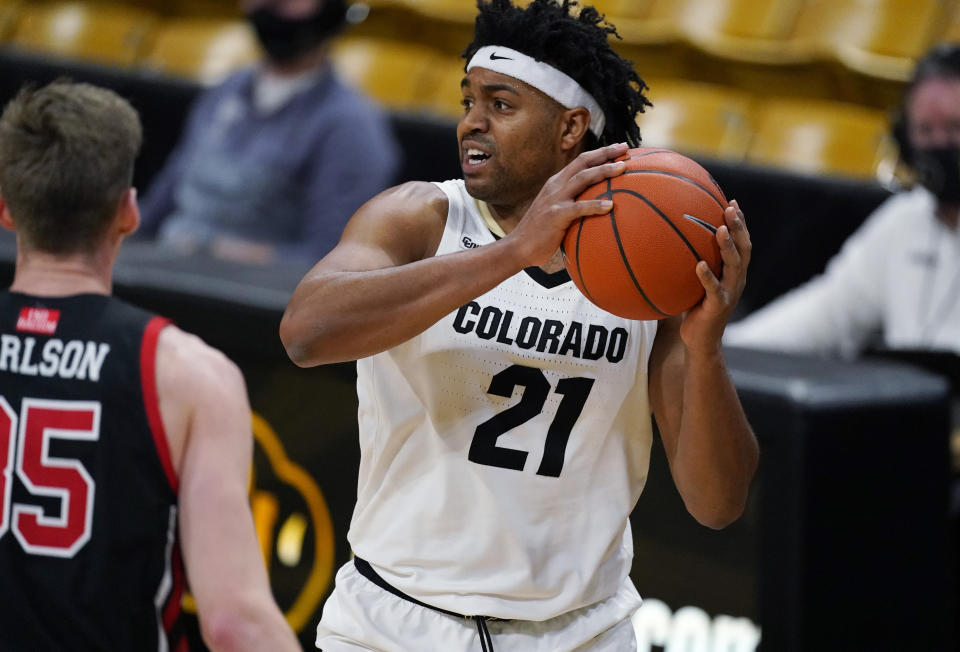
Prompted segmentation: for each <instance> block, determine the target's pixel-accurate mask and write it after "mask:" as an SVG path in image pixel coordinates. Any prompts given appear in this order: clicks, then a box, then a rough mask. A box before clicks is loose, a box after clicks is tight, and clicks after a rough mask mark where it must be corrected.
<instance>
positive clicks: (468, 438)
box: [349, 180, 656, 620]
mask: <svg viewBox="0 0 960 652" xmlns="http://www.w3.org/2000/svg"><path fill="white" fill-rule="evenodd" d="M437 185H438V186H439V187H440V188H441V189H442V190H443V191H444V193H446V195H447V197H448V199H449V204H450V207H449V211H448V213H447V221H446V226H445V229H444V233H443V238H442V240H441V243H440V246H439V249H438V250H437V255H445V254H453V253H456V252H458V251H463V250H464V249H469V248H474V247H479V246H484V245H485V244H488V243H491V242H493V241H494V236H493V235H492V234H491V232H490V230H489V229H488V227H487V226H486V225H485V223H484V221H483V218H482V216H481V214H480V212H479V210H478V207H477V205H476V203H475V201H474V200H473V199H472V198H471V197H470V196H469V195H468V194H467V192H466V189H465V188H464V184H463V182H462V181H459V180H457V181H447V182H444V183H442V184H437ZM535 271H536V272H540V271H541V270H539V269H537V270H535ZM534 276H538V278H534ZM568 279H569V277H567V276H566V273H565V272H560V273H559V274H553V275H546V274H542V273H541V274H540V275H537V274H536V273H533V274H531V270H528V271H524V272H521V273H519V274H517V275H515V276H513V277H511V278H509V279H507V280H506V281H504V282H503V283H501V284H500V285H498V286H497V287H496V288H494V289H493V290H491V291H489V292H487V293H486V294H484V295H482V296H480V297H478V298H476V299H475V300H473V301H470V302H469V303H467V304H466V305H464V306H462V307H461V308H460V309H458V310H455V311H453V312H452V313H450V314H449V315H447V316H446V317H444V318H443V319H441V320H440V321H438V322H437V323H436V324H434V325H433V326H431V327H430V328H428V329H427V330H426V331H424V332H423V333H421V334H420V335H418V336H416V337H414V338H412V339H411V340H409V341H407V342H405V343H403V344H401V345H399V346H397V347H395V348H393V349H390V350H388V351H385V352H383V353H380V354H377V355H374V356H371V357H368V358H365V359H362V360H360V361H358V363H357V372H358V378H357V392H358V395H359V405H360V407H359V426H360V450H361V461H360V476H359V482H358V491H357V505H356V508H355V511H354V514H353V520H352V523H351V527H350V532H349V540H350V544H351V545H352V547H353V550H354V552H355V554H356V555H357V556H358V557H361V558H363V559H365V560H367V561H368V562H370V564H371V565H372V566H373V567H374V569H376V571H377V572H378V573H379V574H380V575H381V576H382V577H383V578H384V579H385V580H386V581H387V582H389V583H390V584H392V585H393V586H395V587H396V588H398V589H400V590H401V591H403V592H405V593H407V594H408V595H410V596H412V597H415V598H417V599H418V600H421V601H423V602H425V603H427V604H430V605H433V606H436V607H440V608H442V609H447V610H450V611H454V612H456V613H461V614H465V615H485V616H492V617H498V618H512V619H522V620H546V619H548V618H551V617H554V616H556V615H558V614H561V613H565V612H568V611H571V610H573V609H577V608H579V607H583V606H586V605H589V604H593V603H595V602H597V601H600V600H603V599H605V598H607V597H609V596H611V595H613V594H614V593H616V592H617V591H618V590H619V589H620V587H621V585H622V583H623V581H624V579H625V578H626V577H627V575H628V574H629V571H630V566H631V560H632V557H633V542H632V536H631V532H630V525H629V520H628V516H629V514H630V512H631V511H632V509H633V507H634V505H635V503H636V501H637V499H638V498H639V496H640V492H641V491H642V489H643V485H644V482H645V481H646V476H647V468H648V463H649V455H650V443H651V437H652V429H651V421H650V407H649V403H648V398H647V363H648V359H649V355H650V348H651V346H652V345H653V338H654V335H655V333H656V322H641V321H631V320H627V319H623V318H620V317H616V316H614V315H611V314H609V313H607V312H604V311H602V310H600V309H599V308H597V307H595V306H594V305H593V304H591V303H590V302H589V301H588V300H587V299H586V298H585V297H584V296H583V295H582V294H581V293H580V292H579V290H577V288H576V286H575V285H574V284H573V283H572V282H571V281H569V280H568Z"/></svg>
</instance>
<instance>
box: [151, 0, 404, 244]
mask: <svg viewBox="0 0 960 652" xmlns="http://www.w3.org/2000/svg"><path fill="white" fill-rule="evenodd" d="M240 7H241V9H242V10H243V11H244V12H245V14H246V16H247V17H248V19H249V20H250V22H251V23H252V25H253V27H254V29H255V31H256V33H257V35H258V37H259V39H260V41H261V44H262V45H263V49H264V51H265V53H266V57H265V60H264V61H263V62H262V63H261V64H259V65H257V66H254V67H252V68H248V69H245V70H242V71H239V72H237V73H235V74H234V75H232V76H230V77H229V78H228V79H227V80H226V81H224V82H223V83H222V84H220V85H219V86H216V87H214V88H212V89H210V90H208V91H206V92H205V93H204V94H203V95H201V96H200V97H199V99H198V100H197V102H196V104H195V106H194V107H193V108H192V110H191V113H190V116H189V118H188V120H187V124H186V126H185V130H184V134H183V136H182V138H181V140H180V142H179V143H178V145H177V147H176V148H175V150H174V151H173V152H172V154H171V155H170V158H169V159H168V161H167V163H166V164H165V166H164V168H163V169H162V170H161V171H160V172H159V173H158V174H157V176H156V178H155V179H154V180H153V181H152V183H151V185H150V187H149V192H148V193H147V194H146V196H145V197H144V199H143V201H142V202H141V211H142V215H143V229H144V232H146V233H148V234H155V235H156V237H157V239H158V240H160V241H162V242H166V243H169V244H173V245H176V246H179V247H180V248H182V249H184V250H185V251H198V250H203V251H205V252H209V253H211V254H212V255H214V256H217V257H220V258H229V259H234V260H241V261H245V262H254V263H270V262H271V261H273V260H290V259H299V260H303V261H305V262H306V261H309V262H313V261H315V260H317V259H318V258H320V257H322V256H323V255H324V254H326V253H327V252H328V251H329V250H330V249H332V248H333V246H334V245H335V244H336V243H337V241H338V240H339V238H340V232H341V231H342V230H343V227H344V225H345V224H346V222H347V219H348V218H349V217H350V216H351V215H352V214H353V212H354V211H355V210H356V209H357V208H359V207H360V205H361V204H363V202H365V201H366V200H367V199H369V198H370V197H372V196H373V195H375V194H376V193H378V192H379V191H380V190H382V189H384V188H385V187H387V186H388V185H389V184H390V183H391V182H393V181H394V178H395V175H396V172H397V168H398V162H399V148H398V147H397V145H396V143H395V142H394V140H393V134H392V132H391V130H390V125H389V123H388V121H387V120H386V118H385V116H384V115H383V114H382V113H381V112H380V110H379V109H377V108H376V107H375V106H374V105H373V104H372V103H371V102H370V101H369V100H368V99H367V98H365V97H363V96H361V95H360V94H359V93H357V92H356V91H354V90H352V89H350V88H349V87H347V86H346V85H344V84H343V83H342V82H341V81H340V80H339V79H338V78H337V76H336V74H335V73H334V71H333V69H332V66H331V65H330V62H329V58H328V52H329V40H330V38H331V37H332V36H333V35H334V34H336V33H337V31H338V30H339V29H340V27H341V25H342V24H343V22H344V16H345V13H346V3H345V1H344V0H241V3H240Z"/></svg>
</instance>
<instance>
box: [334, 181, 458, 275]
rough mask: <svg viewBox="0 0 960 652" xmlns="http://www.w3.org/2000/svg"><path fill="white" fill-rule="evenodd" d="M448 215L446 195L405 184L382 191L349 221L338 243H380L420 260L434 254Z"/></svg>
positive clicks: (420, 184) (429, 185)
mask: <svg viewBox="0 0 960 652" xmlns="http://www.w3.org/2000/svg"><path fill="white" fill-rule="evenodd" d="M447 211H448V200H447V195H446V194H445V193H444V192H443V191H442V190H441V189H440V188H438V187H437V186H436V185H434V184H432V183H427V182H423V181H408V182H406V183H402V184H400V185H398V186H394V187H392V188H388V189H387V190H384V191H383V192H381V193H380V194H378V195H377V196H375V197H374V198H373V199H371V200H370V201H368V202H367V203H366V204H364V205H363V206H362V207H361V208H360V210H358V211H357V212H356V214H355V215H354V216H353V218H351V220H350V222H349V223H348V224H347V228H346V230H345V231H344V235H343V238H342V240H341V243H351V242H361V243H371V242H374V243H379V244H380V245H382V246H384V247H386V248H388V249H390V250H396V251H398V252H402V253H400V255H399V258H398V259H400V260H403V261H407V262H409V261H413V260H419V259H422V258H424V257H426V256H427V255H429V253H432V252H433V251H435V250H436V246H437V245H438V244H439V242H440V237H441V236H442V234H443V229H444V225H445V224H446V219H447Z"/></svg>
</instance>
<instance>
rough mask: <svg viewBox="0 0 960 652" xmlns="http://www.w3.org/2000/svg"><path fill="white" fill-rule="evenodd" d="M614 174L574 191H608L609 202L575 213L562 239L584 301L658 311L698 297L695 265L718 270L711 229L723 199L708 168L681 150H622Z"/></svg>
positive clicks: (632, 311) (633, 315) (657, 314)
mask: <svg viewBox="0 0 960 652" xmlns="http://www.w3.org/2000/svg"><path fill="white" fill-rule="evenodd" d="M618 160H626V161H627V169H626V171H625V172H624V173H623V174H622V175H620V176H619V177H615V178H613V179H607V180H605V181H602V182H600V183H598V184H596V185H594V186H591V187H590V188H588V189H587V190H586V191H584V192H583V194H581V195H580V197H578V199H597V198H601V199H612V200H613V210H612V211H610V213H608V214H606V215H593V216H589V217H583V218H580V219H578V220H576V221H575V222H574V223H573V224H572V225H571V226H570V228H569V229H568V230H567V234H566V236H565V237H564V239H563V245H562V248H563V257H564V263H565V264H566V266H567V271H568V272H569V273H570V276H571V278H573V282H574V283H576V285H577V287H578V288H580V291H581V292H583V293H584V294H585V295H586V296H587V298H588V299H590V301H592V302H593V303H595V304H596V305H597V306H599V307H600V308H603V309H604V310H606V311H607V312H611V313H613V314H615V315H619V316H621V317H627V318H629V319H663V318H664V317H669V316H670V315H676V314H679V313H681V312H684V311H686V310H689V309H690V308H692V307H693V306H694V305H696V304H697V302H698V301H700V299H702V298H703V294H704V291H703V285H701V284H700V279H698V278H697V274H696V271H695V268H696V265H697V263H698V262H699V261H701V260H705V261H707V264H708V265H710V269H711V270H713V273H714V274H716V275H717V276H719V275H720V266H721V259H720V247H719V246H718V245H717V240H716V231H717V229H718V228H719V227H720V226H722V225H723V211H724V209H725V208H726V206H727V200H726V198H725V197H724V195H723V191H722V190H720V187H719V186H718V185H717V183H716V181H714V180H713V177H711V176H710V173H709V172H707V171H706V170H704V169H703V168H702V167H701V166H700V165H699V164H698V163H697V162H696V161H693V160H691V159H689V158H687V157H686V156H683V155H682V154H678V153H676V152H673V151H670V150H667V149H657V148H647V147H639V148H636V149H631V150H628V151H627V153H626V154H625V155H624V156H623V157H621V158H620V159H618Z"/></svg>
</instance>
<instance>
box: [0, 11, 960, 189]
mask: <svg viewBox="0 0 960 652" xmlns="http://www.w3.org/2000/svg"><path fill="white" fill-rule="evenodd" d="M593 4H595V6H597V8H598V9H600V10H601V11H603V12H605V13H606V14H607V15H608V16H609V18H610V20H611V21H612V22H614V23H615V24H617V25H618V27H619V29H620V32H621V35H622V36H623V40H622V41H618V42H616V43H615V45H616V47H618V48H619V49H621V51H622V52H623V54H624V55H625V56H627V57H629V58H631V59H632V60H633V61H634V62H635V63H636V65H637V68H638V70H639V72H640V74H641V75H642V76H643V77H644V78H645V79H646V80H647V82H648V83H649V85H650V87H651V90H650V91H649V95H650V97H651V99H652V100H653V102H654V105H655V108H654V109H653V110H651V111H649V112H648V113H647V114H645V115H642V116H640V117H639V122H640V126H641V130H642V133H643V135H644V141H645V143H646V144H649V145H655V146H660V147H669V148H672V149H676V150H679V151H682V152H685V153H689V154H691V155H694V156H700V157H705V158H712V159H719V160H723V161H729V162H734V163H736V162H743V163H747V164H753V165H758V166H773V167H778V168H783V169H788V170H792V171H798V172H801V173H810V174H821V175H839V176H843V177H849V178H854V179H876V180H879V181H880V182H882V183H884V184H886V183H889V182H892V181H893V180H894V179H895V172H896V151H895V148H894V147H893V145H892V143H891V140H890V138H889V136H888V118H889V114H890V109H891V107H893V106H895V104H896V102H897V98H898V96H899V93H900V92H901V90H902V87H903V83H904V80H905V79H906V78H907V76H908V74H909V71H910V69H911V68H912V65H913V62H914V61H915V60H916V58H917V57H918V56H920V55H922V53H923V52H924V51H925V50H926V48H928V47H929V45H930V44H932V43H933V42H936V41H938V40H942V39H948V40H949V39H953V38H955V37H956V36H957V35H958V34H960V27H958V25H960V13H958V11H957V7H960V2H957V1H956V0H951V1H947V0H830V1H827V0H777V1H776V2H766V1H764V2H761V1H760V0H595V1H594V2H593ZM354 5H355V6H354V10H355V11H354V12H352V15H354V16H357V15H359V16H361V17H363V18H365V20H363V21H362V22H360V23H359V24H357V25H354V26H353V27H352V28H351V29H350V30H348V32H347V34H346V35H345V36H344V37H341V38H340V39H338V41H337V42H336V43H335V45H334V49H333V57H334V60H335V63H336V65H337V66H338V68H339V70H340V72H341V74H343V75H344V76H345V77H346V78H347V79H349V80H351V81H352V82H353V83H354V84H356V85H357V86H359V87H361V88H363V89H364V90H366V91H367V92H368V93H369V94H371V95H372V96H373V97H374V98H375V99H376V100H377V101H379V102H381V103H382V104H383V105H384V106H386V107H388V108H389V109H390V110H392V111H395V112H405V113H412V114H423V115H427V116H434V117H438V118H440V119H445V120H453V119H455V118H456V116H457V115H458V114H459V113H460V111H461V109H460V97H459V95H460V94H459V80H460V78H461V76H462V66H463V62H462V60H461V59H460V58H459V55H458V52H459V50H460V49H462V47H463V45H464V44H465V43H466V42H467V41H468V40H469V36H470V29H471V21H472V17H473V15H474V13H475V8H474V6H475V5H474V2H473V0H367V2H365V3H360V2H356V3H354ZM238 11H239V10H238V8H237V5H236V2H234V0H204V1H202V2H179V1H170V2H133V1H132V0H131V1H127V2H124V1H122V0H112V1H110V0H89V1H79V0H70V1H62V0H34V1H31V2H26V1H24V0H0V43H2V44H3V47H5V48H6V49H8V50H14V51H17V52H24V53H32V54H35V55H38V56H45V57H60V58H66V59H70V60H76V61H82V62H86V63H92V64H96V65H102V66H108V67H114V68H119V69H122V70H127V71H130V72H132V73H135V74H160V75H167V76H174V77H179V78H182V79H186V80H191V81H194V82H197V83H202V84H209V83H213V82H215V81H217V80H218V79H220V78H222V77H223V76H224V75H226V74H228V73H229V72H230V71H231V70H234V69H236V68H237V67H239V66H242V65H246V64H248V63H250V62H251V61H254V60H256V58H257V57H258V56H259V49H258V46H257V43H256V40H255V37H254V35H253V34H252V32H251V30H250V29H249V27H248V26H247V25H246V23H245V22H244V21H243V19H242V16H240V14H239V13H238Z"/></svg>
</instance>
